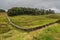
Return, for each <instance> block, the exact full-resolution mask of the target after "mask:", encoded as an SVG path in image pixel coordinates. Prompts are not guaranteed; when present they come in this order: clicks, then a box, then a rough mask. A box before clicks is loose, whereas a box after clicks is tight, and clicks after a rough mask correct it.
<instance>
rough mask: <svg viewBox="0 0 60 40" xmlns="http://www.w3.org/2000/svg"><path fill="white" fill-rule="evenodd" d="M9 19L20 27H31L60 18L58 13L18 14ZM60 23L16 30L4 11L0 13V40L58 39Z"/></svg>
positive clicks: (59, 38) (59, 39) (59, 36)
mask: <svg viewBox="0 0 60 40" xmlns="http://www.w3.org/2000/svg"><path fill="white" fill-rule="evenodd" d="M9 18H10V19H11V21H12V22H13V23H14V24H16V25H18V26H21V27H22V28H33V27H36V26H40V25H43V24H47V23H50V22H54V21H56V20H58V19H60V14H56V16H53V15H39V16H31V15H20V16H14V17H9ZM59 30H60V23H55V24H53V25H50V26H48V27H46V28H42V29H39V30H36V31H32V32H25V31H22V30H17V29H15V28H13V26H11V25H10V24H9V23H8V21H7V18H6V13H0V40H60V31H59Z"/></svg>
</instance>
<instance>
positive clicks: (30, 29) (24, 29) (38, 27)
mask: <svg viewBox="0 0 60 40" xmlns="http://www.w3.org/2000/svg"><path fill="white" fill-rule="evenodd" d="M6 17H7V20H8V22H9V23H10V24H11V25H12V26H13V27H15V28H17V29H19V30H22V31H28V32H31V31H35V30H38V29H41V28H44V27H46V26H49V25H52V24H55V23H58V22H60V20H57V21H55V22H51V23H48V24H45V25H42V26H37V27H34V28H22V27H19V26H18V25H15V24H14V23H13V22H12V21H11V20H10V18H9V17H8V15H6Z"/></svg>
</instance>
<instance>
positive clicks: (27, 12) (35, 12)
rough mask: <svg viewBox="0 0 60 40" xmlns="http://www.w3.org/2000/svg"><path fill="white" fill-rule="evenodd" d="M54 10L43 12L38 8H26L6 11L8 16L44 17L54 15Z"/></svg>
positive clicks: (14, 8) (43, 10)
mask: <svg viewBox="0 0 60 40" xmlns="http://www.w3.org/2000/svg"><path fill="white" fill-rule="evenodd" d="M54 13H55V12H54V10H51V9H49V10H45V9H38V8H26V7H13V8H11V9H8V11H7V14H8V15H9V16H15V15H45V14H54Z"/></svg>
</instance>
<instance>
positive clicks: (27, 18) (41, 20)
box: [10, 15, 57, 28]
mask: <svg viewBox="0 0 60 40" xmlns="http://www.w3.org/2000/svg"><path fill="white" fill-rule="evenodd" d="M10 19H11V21H12V22H13V23H14V24H16V25H19V26H20V27H23V28H32V27H36V26H40V25H43V24H47V23H50V22H54V21H56V20H57V19H52V18H48V17H46V15H39V16H32V15H20V16H14V17H10Z"/></svg>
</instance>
